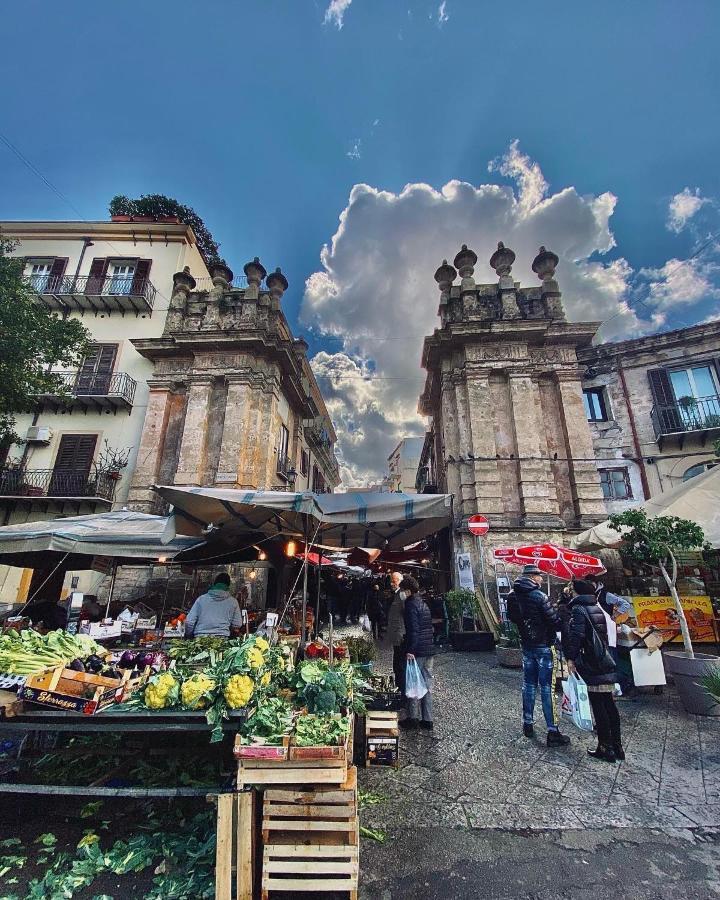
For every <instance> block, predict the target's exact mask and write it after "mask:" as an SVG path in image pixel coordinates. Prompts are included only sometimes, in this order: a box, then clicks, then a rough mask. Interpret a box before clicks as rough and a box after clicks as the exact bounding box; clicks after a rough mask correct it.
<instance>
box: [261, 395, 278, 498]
mask: <svg viewBox="0 0 720 900" xmlns="http://www.w3.org/2000/svg"><path fill="white" fill-rule="evenodd" d="M279 399H280V398H279V389H278V385H276V384H273V385H272V387H271V388H268V389H266V390H264V391H263V394H262V398H261V403H262V406H261V408H260V428H259V432H260V440H259V441H258V446H259V448H260V453H259V456H260V465H259V466H258V472H259V473H263V472H264V478H263V485H264V487H265V488H267V489H269V488H271V487H272V486H273V485H274V484H275V483H276V482H277V481H278V480H279V478H278V474H277V461H278V456H277V446H278V442H279V440H280V420H279V418H278V414H277V413H278V405H279ZM263 462H264V467H263Z"/></svg>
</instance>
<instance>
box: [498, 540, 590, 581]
mask: <svg viewBox="0 0 720 900" xmlns="http://www.w3.org/2000/svg"><path fill="white" fill-rule="evenodd" d="M493 553H494V556H495V559H499V560H502V561H503V562H505V563H507V564H508V565H514V566H527V565H529V564H531V563H533V564H534V565H536V566H537V567H538V569H540V571H541V572H545V573H546V574H548V575H555V576H556V577H557V578H563V579H565V580H566V581H570V580H571V579H573V578H584V577H585V576H586V575H599V574H601V573H602V572H604V571H605V566H604V565H603V563H602V561H601V560H600V559H598V557H597V556H590V555H589V554H588V553H578V552H577V551H576V550H568V548H567V547H558V546H557V544H527V545H524V546H522V547H496V548H495V550H494V551H493Z"/></svg>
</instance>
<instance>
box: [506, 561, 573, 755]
mask: <svg viewBox="0 0 720 900" xmlns="http://www.w3.org/2000/svg"><path fill="white" fill-rule="evenodd" d="M542 583H543V574H542V572H541V571H540V569H538V567H537V566H534V565H529V566H525V568H524V569H523V573H522V576H521V577H520V578H518V579H517V581H516V582H515V584H514V585H513V591H512V594H511V595H509V597H508V605H507V609H508V618H509V619H510V621H511V622H513V623H514V624H515V625H517V628H518V631H519V632H520V643H521V645H522V652H523V686H522V700H523V734H524V735H525V737H529V738H531V737H533V735H534V734H535V730H534V726H533V721H534V718H535V698H536V696H537V689H538V686H539V687H540V699H541V701H542V708H543V714H544V716H545V724H546V725H547V729H548V734H547V744H548V747H561V746H564V745H565V744H569V743H570V738H569V737H567V735H564V734H561V733H560V729H559V728H558V719H559V717H558V714H557V709H556V707H555V702H554V689H555V685H554V680H555V679H554V670H555V641H556V637H557V632H558V631H559V630H560V616H559V615H558V611H557V608H556V607H555V605H554V604H553V603H551V602H550V600H549V599H548V596H547V594H544V593H543V592H542V591H541V590H540V585H542Z"/></svg>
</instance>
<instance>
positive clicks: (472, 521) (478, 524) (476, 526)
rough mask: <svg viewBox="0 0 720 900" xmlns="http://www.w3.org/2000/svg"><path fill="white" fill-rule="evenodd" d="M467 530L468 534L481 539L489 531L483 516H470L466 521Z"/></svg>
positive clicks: (488, 525) (487, 523)
mask: <svg viewBox="0 0 720 900" xmlns="http://www.w3.org/2000/svg"><path fill="white" fill-rule="evenodd" d="M468 530H469V531H470V534H475V535H477V536H478V537H482V536H483V535H484V534H487V533H488V531H490V523H489V522H488V520H487V519H486V518H485V516H470V518H469V519H468Z"/></svg>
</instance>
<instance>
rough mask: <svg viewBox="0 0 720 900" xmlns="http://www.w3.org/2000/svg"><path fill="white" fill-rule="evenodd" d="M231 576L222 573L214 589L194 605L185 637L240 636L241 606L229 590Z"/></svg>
mask: <svg viewBox="0 0 720 900" xmlns="http://www.w3.org/2000/svg"><path fill="white" fill-rule="evenodd" d="M229 587H230V576H229V575H228V574H227V572H221V573H220V574H219V575H216V576H215V580H214V581H213V584H212V587H211V588H210V589H209V590H208V591H207V593H205V594H201V595H200V596H199V597H198V598H197V600H196V601H195V602H194V603H193V605H192V607H191V608H190V612H189V613H188V617H187V619H186V620H185V637H201V636H203V635H213V636H214V637H230V635H231V634H232V635H238V634H240V628H241V625H242V617H241V615H240V606H239V605H238V602H237V600H236V599H235V597H233V596H232V594H231V593H230V591H229V590H228V588H229Z"/></svg>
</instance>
